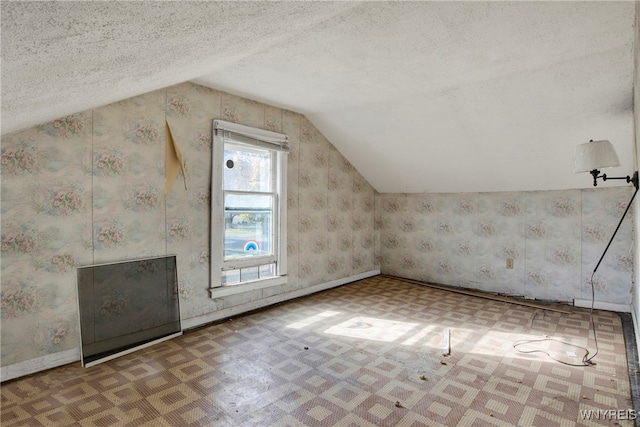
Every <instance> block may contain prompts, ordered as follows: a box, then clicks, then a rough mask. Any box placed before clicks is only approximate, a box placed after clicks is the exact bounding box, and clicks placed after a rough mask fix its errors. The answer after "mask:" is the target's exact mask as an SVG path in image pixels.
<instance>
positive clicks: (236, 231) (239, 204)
mask: <svg viewBox="0 0 640 427" xmlns="http://www.w3.org/2000/svg"><path fill="white" fill-rule="evenodd" d="M224 199H225V200H224V202H225V210H224V257H225V259H231V258H239V257H251V256H264V255H271V254H272V253H273V251H272V248H273V242H272V239H273V237H272V235H273V233H272V227H273V214H272V209H273V196H272V195H264V196H261V195H256V194H225V197H224Z"/></svg>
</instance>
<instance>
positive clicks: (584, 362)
mask: <svg viewBox="0 0 640 427" xmlns="http://www.w3.org/2000/svg"><path fill="white" fill-rule="evenodd" d="M627 182H629V181H628V177H627ZM636 184H637V178H636V181H635V183H634V185H635V186H636V191H634V192H633V196H631V200H629V203H628V204H627V208H626V209H625V211H624V213H623V214H622V218H620V222H618V226H617V227H616V230H615V231H614V232H613V235H612V236H611V239H609V243H608V244H607V247H606V248H605V249H604V252H602V256H601V257H600V260H599V261H598V264H596V268H594V269H593V273H591V280H590V282H591V309H590V310H589V323H590V328H591V329H593V340H594V341H595V344H596V352H595V353H593V356H591V357H589V349H587V348H585V347H580V346H578V345H575V344H571V343H568V342H566V341H560V340H556V339H555V338H541V339H537V340H518V341H516V342H514V343H513V348H515V349H516V350H517V351H518V352H520V353H544V354H546V355H547V356H548V357H549V358H550V359H552V360H554V361H556V362H559V363H562V364H563V365H569V366H591V365H595V363H594V362H593V358H594V357H596V355H597V354H598V351H599V348H598V335H597V333H596V323H595V320H594V319H593V307H594V305H595V301H596V292H595V286H594V284H593V276H594V275H595V274H596V271H598V267H600V263H601V262H602V260H603V259H604V255H605V254H606V253H607V251H608V250H609V246H611V242H613V238H614V237H616V234H617V233H618V230H619V229H620V226H621V225H622V221H623V220H624V217H625V216H626V215H627V212H629V209H630V208H631V204H632V203H633V199H634V198H635V197H636V194H638V186H637V185H636ZM587 339H588V338H587ZM546 341H554V342H558V343H560V344H563V345H570V346H572V347H575V348H580V349H582V350H584V351H585V354H584V356H582V363H581V364H577V363H569V362H565V361H563V360H559V359H556V358H554V357H552V356H551V355H550V354H549V353H547V352H546V351H544V350H529V351H525V350H520V349H519V348H518V347H519V346H521V345H524V344H531V343H536V342H546Z"/></svg>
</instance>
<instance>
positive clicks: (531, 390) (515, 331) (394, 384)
mask: <svg viewBox="0 0 640 427" xmlns="http://www.w3.org/2000/svg"><path fill="white" fill-rule="evenodd" d="M594 313H595V323H596V326H597V331H598V342H599V353H598V355H597V356H596V357H595V359H594V362H596V365H593V366H589V367H574V366H568V365H564V364H562V363H559V362H556V361H554V360H552V359H551V358H549V357H547V356H545V355H544V354H542V353H531V354H525V353H520V352H518V351H516V350H515V349H514V348H513V344H514V342H516V341H517V340H536V339H542V338H545V337H549V338H553V339H557V340H559V341H563V342H566V343H567V344H559V343H558V342H556V341H541V342H533V343H529V344H526V345H523V346H522V347H521V348H522V349H525V350H536V349H544V350H545V351H547V352H548V353H549V354H550V355H552V356H553V357H555V358H558V359H560V360H562V361H564V362H567V363H579V362H580V359H581V357H582V354H583V351H582V350H581V349H580V348H581V347H588V348H589V349H590V350H591V351H592V352H593V351H594V349H595V347H594V341H593V338H592V335H591V338H589V337H590V335H589V310H585V309H575V308H574V309H573V313H572V314H570V315H567V314H561V313H554V312H550V311H543V310H540V309H534V308H529V307H523V306H519V305H513V304H507V303H503V302H496V301H491V300H488V299H482V298H477V297H472V296H466V295H460V294H456V293H451V292H446V291H442V290H436V289H431V288H428V287H425V286H419V285H416V284H410V283H406V282H403V281H401V280H397V279H392V278H387V277H384V276H377V277H374V278H371V279H366V280H362V281H359V282H355V283H352V284H349V285H346V286H342V287H340V288H337V289H333V290H330V291H326V292H321V293H318V294H315V295H312V296H309V297H305V298H300V299H297V300H294V301H291V302H287V303H283V304H280V305H277V306H274V307H271V308H269V309H265V310H262V311H259V312H255V313H252V314H249V315H245V316H241V317H238V318H233V319H228V320H226V321H224V322H222V323H218V324H214V325H209V326H206V327H203V328H199V329H196V330H192V331H187V332H185V334H184V335H183V336H181V337H178V338H175V339H173V340H170V341H167V342H164V343H160V344H157V345H155V346H153V347H150V348H147V349H144V350H140V351H137V352H135V353H132V354H129V355H126V356H123V357H121V358H118V359H114V360H111V361H109V362H105V363H103V364H100V365H97V366H94V367H91V368H87V369H84V368H82V367H80V364H79V363H75V364H70V365H67V366H63V367H60V368H56V369H52V370H48V371H46V372H43V373H39V374H34V375H30V376H27V377H24V378H20V379H16V380H12V381H8V382H6V383H3V384H2V386H1V387H0V395H1V404H2V407H1V419H0V422H1V424H2V426H3V427H9V426H65V425H69V426H104V427H107V426H154V427H155V426H241V427H245V426H280V427H285V426H318V427H320V426H345V427H347V426H354V427H355V426H357V427H362V426H407V427H418V426H430V427H433V426H456V425H457V426H518V425H519V426H541V427H542V426H544V427H549V426H574V425H590V426H596V425H623V426H627V425H629V426H631V425H633V422H632V421H630V420H625V419H616V418H615V417H617V418H624V414H622V415H623V416H622V417H621V416H620V415H619V413H616V415H615V417H612V416H611V415H610V414H611V413H610V412H606V413H605V412H604V411H609V410H612V409H614V410H616V411H618V410H624V411H626V410H627V409H630V408H631V401H630V398H631V397H630V387H629V377H628V371H627V361H626V356H625V343H624V338H623V333H622V327H621V322H620V319H619V317H618V316H617V315H616V314H615V313H611V312H605V311H595V312H594ZM445 329H449V331H450V345H451V354H450V355H448V356H446V357H445V356H443V355H442V352H443V350H442V341H443V333H444V330H445ZM581 351H582V352H581ZM574 354H575V356H574ZM591 410H593V412H590V414H591V415H592V417H591V419H590V420H587V419H583V418H585V416H583V414H587V413H589V411H591ZM598 411H599V412H598ZM616 423H617V424H616Z"/></svg>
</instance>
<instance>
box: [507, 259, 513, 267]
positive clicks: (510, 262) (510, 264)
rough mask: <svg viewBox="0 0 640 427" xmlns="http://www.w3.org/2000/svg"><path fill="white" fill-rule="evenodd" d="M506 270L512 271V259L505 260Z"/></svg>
mask: <svg viewBox="0 0 640 427" xmlns="http://www.w3.org/2000/svg"><path fill="white" fill-rule="evenodd" d="M507 268H508V269H510V270H511V269H513V258H507Z"/></svg>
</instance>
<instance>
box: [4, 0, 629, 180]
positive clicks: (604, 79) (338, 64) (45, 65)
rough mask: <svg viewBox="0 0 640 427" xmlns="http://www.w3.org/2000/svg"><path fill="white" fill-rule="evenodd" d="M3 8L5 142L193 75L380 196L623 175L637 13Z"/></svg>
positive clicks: (464, 6)
mask: <svg viewBox="0 0 640 427" xmlns="http://www.w3.org/2000/svg"><path fill="white" fill-rule="evenodd" d="M0 5H1V20H2V28H1V33H0V34H1V37H2V39H1V54H2V57H1V71H2V73H1V80H0V82H1V85H2V115H1V120H2V122H1V125H2V133H7V132H13V131H16V130H19V129H23V128H26V127H29V126H33V125H36V124H39V123H42V122H45V121H48V120H51V119H54V118H57V117H60V116H63V115H65V114H70V113H74V112H78V111H83V110H86V109H89V108H93V107H98V106H101V105H104V104H107V103H110V102H113V101H117V100H120V99H124V98H127V97H131V96H134V95H137V94H140V93H144V92H148V91H151V90H155V89H159V88H162V87H166V86H170V85H173V84H176V83H180V82H183V81H187V80H191V81H195V82H197V83H200V84H205V85H208V86H211V87H214V88H218V89H222V90H225V91H228V92H231V93H234V94H238V95H242V96H246V97H248V98H252V99H256V100H259V101H263V102H267V103H269V104H272V105H277V106H281V107H284V108H289V109H291V110H294V111H298V112H300V113H303V114H305V115H306V116H307V117H308V118H309V119H310V120H311V121H312V122H313V123H314V124H315V125H316V126H317V127H318V128H319V129H320V130H321V131H322V132H323V133H324V134H325V136H327V138H328V139H329V140H330V141H331V142H332V143H333V144H334V145H335V146H336V147H337V148H338V149H339V150H340V151H341V152H342V153H343V154H344V155H345V156H346V157H347V158H348V159H349V160H350V161H351V162H352V163H353V164H354V166H355V167H356V168H357V169H358V170H359V171H360V172H361V173H362V174H363V175H364V176H365V178H366V179H367V180H368V181H369V182H370V183H371V184H372V185H373V186H374V187H375V188H376V189H377V190H378V191H380V192H464V191H468V192H476V191H508V190H517V191H522V190H548V189H564V188H582V187H588V186H589V185H590V181H589V176H588V175H585V174H577V175H575V174H573V173H572V161H573V150H574V147H575V146H576V145H577V144H579V143H583V142H586V141H588V140H589V139H609V140H610V141H611V142H612V143H613V144H614V145H615V147H616V149H617V150H618V155H619V157H620V159H621V162H622V167H620V168H616V169H611V170H608V171H607V172H608V173H609V174H610V175H626V174H629V173H631V172H632V168H633V161H632V156H633V112H632V93H633V88H632V85H633V72H634V68H633V67H634V64H633V45H632V40H633V31H634V28H633V22H634V3H633V2H401V3H390V2H374V3H370V2H366V3H360V2H337V3H332V2H286V3H285V2H267V3H262V2H247V3H245V2H43V3H32V2H28V3H22V2H6V1H2V2H1V3H0ZM636 30H637V29H636ZM604 185H606V186H608V185H612V184H611V183H605V184H604ZM613 185H620V182H614V183H613Z"/></svg>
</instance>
